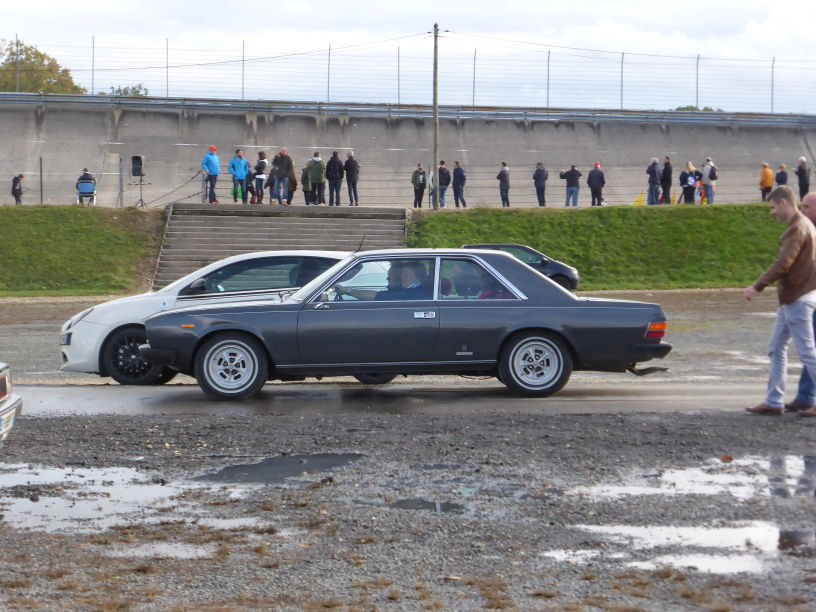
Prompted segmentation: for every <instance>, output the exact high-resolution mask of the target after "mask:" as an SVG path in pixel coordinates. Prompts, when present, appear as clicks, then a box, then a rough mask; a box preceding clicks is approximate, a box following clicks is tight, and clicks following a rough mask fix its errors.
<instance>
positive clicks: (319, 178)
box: [306, 151, 326, 205]
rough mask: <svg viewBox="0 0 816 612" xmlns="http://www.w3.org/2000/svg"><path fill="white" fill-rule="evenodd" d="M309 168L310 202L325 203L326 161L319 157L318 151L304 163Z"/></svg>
mask: <svg viewBox="0 0 816 612" xmlns="http://www.w3.org/2000/svg"><path fill="white" fill-rule="evenodd" d="M306 167H307V168H308V169H309V182H310V183H311V184H312V204H315V205H318V204H325V203H326V162H324V161H323V160H322V159H320V151H315V152H314V157H312V159H310V160H309V163H308V164H306Z"/></svg>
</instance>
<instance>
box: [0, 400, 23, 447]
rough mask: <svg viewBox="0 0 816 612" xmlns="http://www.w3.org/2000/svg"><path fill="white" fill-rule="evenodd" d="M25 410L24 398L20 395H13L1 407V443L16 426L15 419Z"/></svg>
mask: <svg viewBox="0 0 816 612" xmlns="http://www.w3.org/2000/svg"><path fill="white" fill-rule="evenodd" d="M22 410H23V400H22V398H20V396H19V395H11V396H9V398H8V400H7V401H6V402H5V403H4V404H3V408H2V409H0V444H2V442H3V440H5V439H6V437H8V435H9V432H10V431H11V428H12V427H13V426H14V419H15V418H17V415H19V414H20V412H22Z"/></svg>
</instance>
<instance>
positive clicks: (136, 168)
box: [130, 155, 145, 176]
mask: <svg viewBox="0 0 816 612" xmlns="http://www.w3.org/2000/svg"><path fill="white" fill-rule="evenodd" d="M144 163H145V159H144V155H133V156H132V157H131V158H130V173H131V174H132V175H133V176H144Z"/></svg>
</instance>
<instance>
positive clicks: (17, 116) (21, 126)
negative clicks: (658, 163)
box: [0, 102, 816, 207]
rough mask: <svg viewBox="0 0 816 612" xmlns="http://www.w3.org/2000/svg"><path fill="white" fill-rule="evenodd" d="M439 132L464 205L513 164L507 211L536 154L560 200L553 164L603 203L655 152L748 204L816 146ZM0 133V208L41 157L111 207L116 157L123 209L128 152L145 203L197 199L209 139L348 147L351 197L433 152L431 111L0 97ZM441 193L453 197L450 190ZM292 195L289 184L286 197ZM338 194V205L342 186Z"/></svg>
mask: <svg viewBox="0 0 816 612" xmlns="http://www.w3.org/2000/svg"><path fill="white" fill-rule="evenodd" d="M440 128H441V136H440V157H441V158H442V159H445V160H446V161H448V165H449V167H450V166H452V162H453V160H454V159H458V160H460V161H461V162H462V165H463V166H464V167H465V168H466V170H467V172H468V177H469V180H468V186H467V191H466V195H467V199H468V203H469V205H471V206H473V205H487V206H499V201H498V200H499V198H498V188H497V181H496V180H495V175H496V173H497V171H498V166H499V162H500V161H502V160H504V161H507V162H508V164H509V166H510V169H511V191H510V200H511V204H512V205H513V206H533V205H535V195H534V190H533V187H532V182H531V180H530V179H531V176H532V171H533V167H534V165H535V162H536V161H539V160H541V161H543V162H544V163H545V165H546V166H547V168H548V169H549V170H550V181H549V184H548V190H547V194H548V203H549V204H551V205H562V204H563V194H564V182H563V181H561V180H559V178H558V175H557V172H558V170H563V169H567V168H568V167H569V164H571V163H574V164H576V165H578V166H579V168H580V169H582V170H583V171H584V172H585V173H586V172H587V171H588V170H589V169H590V168H591V165H592V163H593V162H595V161H600V162H601V163H602V164H603V166H604V168H605V170H606V172H607V182H608V187H607V189H606V192H605V193H606V199H607V201H609V203H610V204H626V203H631V202H632V201H633V200H634V198H635V197H636V196H637V195H638V194H639V193H641V192H642V191H644V190H645V185H646V174H645V168H646V166H647V164H648V162H649V159H650V158H651V157H662V156H663V155H665V154H669V155H671V157H672V159H673V161H674V167H675V183H676V181H677V176H678V175H679V172H680V166H681V165H682V163H683V162H685V160H691V161H693V162H694V163H695V164H696V165H698V166H700V165H701V164H702V160H703V159H704V157H705V156H706V155H710V156H712V157H713V158H714V160H715V162H716V163H717V165H718V166H719V168H720V175H721V180H720V181H719V185H718V193H717V198H718V201H719V202H745V201H755V200H757V199H758V195H759V191H758V187H757V182H758V176H759V165H760V163H761V162H763V161H767V162H769V163H770V164H772V166H773V167H776V165H778V164H779V163H782V162H784V163H787V164H788V165H789V166H792V165H794V164H795V163H796V160H797V158H798V157H799V156H800V155H804V156H806V157H807V158H808V159H809V160H812V159H813V151H814V147H813V145H814V144H816V129H814V128H806V127H778V126H764V127H752V126H745V125H737V124H722V125H705V124H688V123H685V124H672V123H661V122H648V121H642V122H635V121H605V120H603V119H602V118H599V119H597V120H585V121H529V120H528V121H525V120H515V119H492V120H491V119H483V118H480V119H442V120H441V121H440ZM0 133H1V134H3V138H2V140H0V178H3V179H4V180H5V181H6V185H7V187H5V188H3V192H2V193H0V203H10V202H13V200H12V199H11V197H10V195H9V192H10V179H11V177H12V176H13V175H14V174H17V173H19V172H23V173H25V174H26V177H27V178H26V180H25V183H24V184H25V186H26V187H27V189H28V191H27V193H26V195H25V199H24V201H25V203H26V204H34V203H38V202H39V158H40V157H42V160H43V177H42V178H43V186H44V199H45V201H46V203H55V204H67V203H72V202H73V193H74V183H75V181H76V178H77V177H78V176H79V174H80V171H81V170H82V168H83V167H86V166H87V167H88V168H89V169H90V170H91V172H92V173H94V174H95V175H96V176H97V177H98V183H99V204H101V205H106V206H113V205H115V202H116V196H117V193H118V180H119V179H118V172H119V160H120V157H121V159H122V160H123V161H124V165H123V167H124V169H125V172H126V176H125V182H126V186H125V198H124V199H125V204H126V205H133V204H135V203H136V200H137V199H138V197H139V190H138V186H136V185H133V184H132V183H133V182H134V179H133V178H132V177H130V156H131V155H137V154H138V155H144V156H145V157H146V160H147V165H146V168H147V169H146V172H147V176H146V177H145V180H147V181H149V182H150V184H149V185H145V186H144V199H145V200H146V201H147V202H149V203H151V205H152V206H159V205H162V204H165V203H169V202H170V201H172V200H174V199H178V200H183V201H188V202H194V201H198V199H199V195H198V194H199V193H200V179H199V178H196V179H193V180H192V181H191V182H187V181H188V180H189V179H190V178H191V177H192V176H193V175H194V174H195V173H196V171H197V170H198V168H199V166H200V160H201V157H202V155H203V154H204V153H205V151H206V148H207V146H208V145H210V144H215V145H217V146H218V149H219V150H218V153H219V154H220V156H221V162H222V166H224V167H225V166H226V164H227V162H228V161H229V158H230V157H231V156H232V153H233V151H234V149H235V148H237V147H242V148H244V150H245V152H246V156H247V158H248V159H250V160H254V159H255V158H256V156H257V151H259V150H265V151H267V152H268V153H269V152H274V151H276V150H277V149H278V148H279V147H280V146H282V145H286V146H287V147H288V148H289V150H290V153H291V154H292V157H293V158H294V159H295V163H296V164H297V166H298V167H300V166H302V164H303V163H305V161H306V160H307V159H308V158H309V157H311V153H312V152H313V151H314V150H315V149H319V150H320V151H321V153H322V155H323V158H324V159H328V157H329V156H330V154H331V151H333V150H338V151H340V153H341V157H343V158H344V157H345V155H344V153H345V151H346V150H348V149H353V150H354V151H355V154H356V157H357V159H358V160H359V161H360V163H361V166H362V176H361V180H360V185H359V190H360V197H361V203H362V204H363V205H366V204H371V205H378V206H409V207H410V205H411V201H412V198H413V192H412V188H411V185H410V182H409V180H410V175H411V172H412V171H413V170H414V167H415V165H416V163H417V162H419V161H421V162H423V163H424V164H425V165H426V168H427V167H428V165H430V163H431V155H432V154H431V151H430V148H431V145H432V122H431V120H430V119H428V118H422V117H416V118H406V117H382V116H376V117H375V116H348V115H315V114H305V113H304V114H298V113H296V112H289V113H284V112H258V111H239V110H235V111H230V110H209V109H200V108H196V107H195V106H193V105H190V106H187V107H184V106H181V107H179V106H172V107H171V106H168V107H161V106H156V105H152V106H150V107H145V108H135V109H134V108H131V107H128V108H125V107H121V106H118V105H115V104H111V105H108V106H99V105H98V104H97V105H93V106H91V105H83V104H81V103H71V104H67V103H60V102H56V103H52V102H45V103H5V104H2V105H0ZM225 171H226V168H225V169H224V172H225ZM794 182H795V181H794ZM128 183H131V184H128ZM229 184H230V181H229V175H224V174H222V178H221V180H220V187H221V188H222V189H221V194H220V196H219V197H220V199H221V201H222V202H225V201H227V200H231V199H230V198H228V197H227V193H226V191H227V190H226V188H227V187H228V185H229ZM344 189H345V186H344ZM172 190H175V191H173V193H170V194H168V192H171V191H172ZM448 197H449V198H450V200H451V201H452V194H451V193H449V194H448ZM154 200H155V202H154ZM580 200H581V201H580V204H581V205H582V206H588V205H589V190H588V189H586V188H584V189H582V192H581V199H580ZM300 201H301V194H300V193H298V194H297V200H296V202H300ZM343 203H344V204H345V203H347V200H346V198H345V194H344V199H343ZM451 203H452V202H451Z"/></svg>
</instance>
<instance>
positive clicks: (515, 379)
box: [499, 332, 572, 397]
mask: <svg viewBox="0 0 816 612" xmlns="http://www.w3.org/2000/svg"><path fill="white" fill-rule="evenodd" d="M571 374H572V353H571V352H570V349H569V347H568V346H567V345H566V343H565V342H564V340H563V339H562V338H560V337H559V336H557V335H555V334H551V333H548V332H534V333H525V334H519V335H517V336H514V337H512V338H510V339H509V340H508V341H507V342H506V344H505V346H504V347H503V348H502V351H501V356H500V357H499V380H501V381H502V382H503V383H504V384H505V385H506V386H507V388H508V389H510V390H511V391H513V392H514V393H518V394H520V395H530V396H534V397H547V396H548V395H553V394H555V393H558V391H560V390H561V389H562V388H563V387H564V385H565V384H567V381H568V380H569V377H570V375H571Z"/></svg>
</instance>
